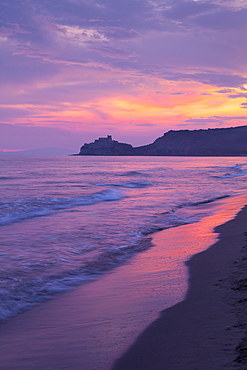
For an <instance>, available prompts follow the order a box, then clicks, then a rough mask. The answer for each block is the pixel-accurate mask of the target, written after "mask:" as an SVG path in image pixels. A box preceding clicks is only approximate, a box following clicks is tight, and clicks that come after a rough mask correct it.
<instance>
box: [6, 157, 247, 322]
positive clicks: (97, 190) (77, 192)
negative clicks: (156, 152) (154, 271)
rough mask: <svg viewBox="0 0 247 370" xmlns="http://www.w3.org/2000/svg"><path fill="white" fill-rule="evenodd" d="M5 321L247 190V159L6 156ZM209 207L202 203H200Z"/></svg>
mask: <svg viewBox="0 0 247 370" xmlns="http://www.w3.org/2000/svg"><path fill="white" fill-rule="evenodd" d="M0 162H1V167H0V168H1V174H0V186H1V193H0V229H1V232H0V243H1V245H0V321H4V320H6V319H8V318H10V317H12V316H14V315H16V314H17V313H19V312H21V311H23V310H25V309H27V308H31V307H33V306H35V305H37V304H38V303H41V302H42V301H44V300H46V299H49V298H51V297H54V296H55V295H56V294H57V293H61V292H64V291H67V290H68V289H70V288H71V287H73V286H76V285H78V284H85V283H87V282H89V281H91V280H92V279H100V278H101V277H102V276H103V274H106V273H108V272H110V271H111V270H112V269H114V268H117V267H118V266H121V265H122V264H123V263H125V264H127V263H128V261H130V260H131V258H132V257H133V256H134V255H136V254H137V253H140V252H141V251H143V250H146V249H148V248H150V247H152V233H154V232H155V231H157V230H162V229H166V228H172V227H178V226H180V225H184V224H188V223H193V222H197V221H199V220H201V219H202V218H203V217H205V216H207V215H209V212H213V211H214V208H213V207H211V208H208V209H207V210H205V209H204V210H203V208H202V207H200V206H201V205H202V204H204V203H208V202H211V203H212V204H213V203H214V201H215V200H218V199H223V198H224V197H229V196H233V195H236V194H241V193H242V192H243V191H245V189H246V184H247V183H246V181H247V163H246V158H185V157H63V156H59V157H58V156H57V157H48V156H35V157H29V156H26V157H24V156H13V155H11V156H8V155H2V156H1V157H0ZM197 205H198V206H199V207H198V209H197V207H196V206H197Z"/></svg>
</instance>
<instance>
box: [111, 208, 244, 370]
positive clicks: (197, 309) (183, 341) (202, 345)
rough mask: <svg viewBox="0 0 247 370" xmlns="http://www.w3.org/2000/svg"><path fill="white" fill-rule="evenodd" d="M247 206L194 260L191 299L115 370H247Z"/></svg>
mask: <svg viewBox="0 0 247 370" xmlns="http://www.w3.org/2000/svg"><path fill="white" fill-rule="evenodd" d="M246 230H247V207H245V208H244V209H243V210H242V211H241V212H240V213H239V214H238V215H237V217H236V218H235V219H234V220H231V221H229V222H227V223H225V224H224V225H221V226H218V227H217V228H216V229H215V231H216V232H218V233H220V237H219V241H218V242H217V243H215V244H214V245H213V246H212V247H211V248H210V249H208V250H206V251H204V252H201V253H199V254H197V255H195V256H193V257H192V258H191V259H190V260H189V261H188V262H187V265H188V268H189V274H190V278H189V291H188V293H187V296H186V299H185V300H184V301H182V302H180V303H178V304H177V305H175V306H173V307H171V308H168V309H167V310H165V311H163V312H162V314H161V316H160V318H159V319H158V320H156V321H155V322H154V323H152V324H151V325H150V326H149V327H148V328H147V329H146V330H145V331H144V332H143V333H142V334H141V335H140V336H139V337H138V339H137V341H136V342H135V343H134V345H133V346H132V347H131V348H130V349H129V351H128V352H127V353H126V354H125V355H123V356H122V357H121V358H120V359H119V360H118V361H117V362H116V363H115V366H114V370H123V369H125V370H126V369H128V370H131V369H133V370H134V369H135V370H139V369H140V370H145V369H146V370H150V369H154V370H159V369H162V370H164V369H167V370H181V369H183V370H193V369H198V370H209V369H210V370H211V369H212V370H221V369H235V368H236V369H247V337H246V328H247V322H246V316H247V273H246V271H247V242H246V239H247V232H246Z"/></svg>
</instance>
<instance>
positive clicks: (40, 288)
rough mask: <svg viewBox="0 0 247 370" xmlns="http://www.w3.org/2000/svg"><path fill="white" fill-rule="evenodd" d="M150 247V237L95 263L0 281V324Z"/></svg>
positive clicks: (2, 278)
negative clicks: (37, 276)
mask: <svg viewBox="0 0 247 370" xmlns="http://www.w3.org/2000/svg"><path fill="white" fill-rule="evenodd" d="M151 246H152V242H151V239H150V238H142V239H141V240H140V241H139V242H138V243H134V244H132V245H122V246H120V247H117V248H112V249H110V250H107V251H105V252H103V253H101V254H100V255H98V257H97V258H96V259H95V260H91V261H88V262H86V263H85V264H84V265H83V266H81V267H79V268H77V269H74V270H69V271H66V272H63V273H60V274H57V275H52V276H48V277H44V278H41V277H40V278H36V279H32V280H29V281H27V280H24V279H19V278H9V277H1V278H0V322H4V321H6V320H7V319H9V318H11V317H13V316H15V315H17V314H18V313H20V312H23V311H25V310H27V309H30V308H32V307H34V306H37V305H38V304H40V303H41V302H43V301H45V300H47V299H51V298H52V297H54V296H55V295H57V294H59V293H62V292H65V291H68V290H70V289H71V288H72V287H73V286H76V285H80V284H83V283H87V282H89V281H91V280H95V279H96V278H98V277H99V276H101V275H102V274H105V273H107V272H109V271H111V270H113V269H114V268H116V267H118V266H120V265H122V264H123V263H125V261H126V260H128V259H130V258H131V257H132V256H133V255H134V254H136V253H138V252H141V251H144V250H146V249H148V248H150V247H151Z"/></svg>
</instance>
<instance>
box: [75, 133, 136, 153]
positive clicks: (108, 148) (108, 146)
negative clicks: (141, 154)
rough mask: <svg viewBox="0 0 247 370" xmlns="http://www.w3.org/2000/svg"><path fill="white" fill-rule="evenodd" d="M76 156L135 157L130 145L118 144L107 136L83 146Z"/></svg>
mask: <svg viewBox="0 0 247 370" xmlns="http://www.w3.org/2000/svg"><path fill="white" fill-rule="evenodd" d="M78 155H135V153H134V148H133V146H132V145H130V144H124V143H119V142H118V141H116V140H112V137H111V136H110V135H108V136H107V137H106V138H105V137H101V138H99V139H97V140H95V141H94V142H93V143H90V144H84V145H83V146H82V147H81V150H80V153H79V154H78Z"/></svg>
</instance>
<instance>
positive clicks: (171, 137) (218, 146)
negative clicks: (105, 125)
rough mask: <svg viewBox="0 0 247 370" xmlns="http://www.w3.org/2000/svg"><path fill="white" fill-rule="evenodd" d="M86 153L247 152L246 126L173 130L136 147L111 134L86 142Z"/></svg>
mask: <svg viewBox="0 0 247 370" xmlns="http://www.w3.org/2000/svg"><path fill="white" fill-rule="evenodd" d="M76 155H83V156H86V155H88V156H92V155H94V156H247V126H239V127H231V128H215V129H207V130H204V129H201V130H178V131H175V130H171V131H168V132H166V133H165V134H164V135H163V136H162V137H159V138H158V139H156V140H155V141H154V142H153V143H151V144H148V145H144V146H139V147H133V146H132V145H130V144H126V143H119V142H118V141H116V140H113V139H112V137H111V135H108V136H107V137H103V138H99V139H97V140H95V141H94V142H93V143H90V144H84V145H83V146H82V147H81V149H80V152H79V153H78V154H76Z"/></svg>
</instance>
